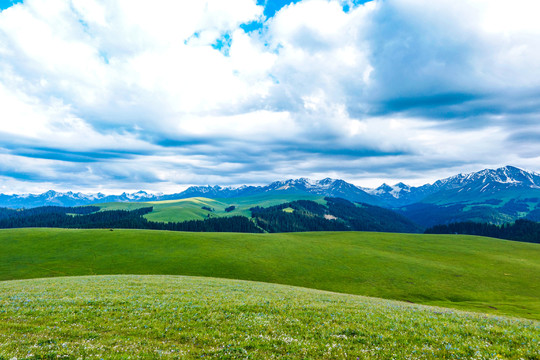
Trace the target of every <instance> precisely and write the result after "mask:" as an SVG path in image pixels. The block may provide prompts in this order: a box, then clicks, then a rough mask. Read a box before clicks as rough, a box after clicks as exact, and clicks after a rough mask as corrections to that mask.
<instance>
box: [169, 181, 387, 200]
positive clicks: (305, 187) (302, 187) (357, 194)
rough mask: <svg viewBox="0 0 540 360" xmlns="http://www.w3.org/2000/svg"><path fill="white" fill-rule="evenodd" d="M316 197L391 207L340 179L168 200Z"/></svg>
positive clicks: (200, 190) (201, 191)
mask: <svg viewBox="0 0 540 360" xmlns="http://www.w3.org/2000/svg"><path fill="white" fill-rule="evenodd" d="M272 193H275V194H284V193H288V194H312V195H321V196H330V197H342V198H345V199H348V200H350V201H357V202H363V203H367V204H371V205H379V206H384V205H387V204H386V203H385V202H384V201H383V200H381V199H379V198H378V197H376V196H373V195H370V194H368V193H367V192H366V191H364V190H362V189H361V188H359V187H357V186H355V185H353V184H350V183H348V182H346V181H343V180H339V179H330V178H326V179H323V180H315V181H312V180H310V179H306V178H300V179H289V180H285V181H275V182H273V183H271V184H269V185H266V186H246V185H244V186H240V187H237V188H235V187H221V186H192V187H189V188H188V189H186V190H185V191H183V192H181V193H179V194H173V195H168V196H165V197H164V198H167V199H171V200H172V199H173V198H174V199H182V198H190V197H198V196H202V197H207V198H234V197H245V196H252V195H259V194H272Z"/></svg>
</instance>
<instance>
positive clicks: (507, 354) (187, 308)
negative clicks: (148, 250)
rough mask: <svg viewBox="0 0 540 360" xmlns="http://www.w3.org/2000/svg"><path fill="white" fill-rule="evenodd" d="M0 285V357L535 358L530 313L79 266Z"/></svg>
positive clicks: (537, 334) (535, 333)
mask: <svg viewBox="0 0 540 360" xmlns="http://www.w3.org/2000/svg"><path fill="white" fill-rule="evenodd" d="M0 294H1V295H0V308H1V309H2V311H0V338H1V339H2V340H1V341H0V359H13V358H17V359H30V358H32V359H56V358H68V359H77V358H98V359H99V358H104V359H105V358H106V359H126V358H130V357H134V358H145V359H148V358H160V359H179V358H182V359H200V358H219V359H240V358H241V359H246V358H250V359H270V358H286V359H366V358H370V359H371V358H377V359H390V358H393V359H407V358H417V359H432V358H449V359H450V358H454V359H456V358H462V359H463V358H471V359H472V358H477V359H497V358H504V359H538V338H539V337H540V328H539V327H538V323H537V322H533V321H529V320H524V319H510V318H504V317H495V316H486V315H483V314H482V315H480V314H472V313H465V312H460V311H454V310H449V309H443V308H436V307H426V306H419V305H412V304H407V303H400V302H395V301H386V300H381V299H375V298H366V297H361V296H354V295H346V294H336V293H329V292H324V291H317V290H312V289H305V288H297V287H290V286H283V285H275V284H266V283H258V282H245V281H238V280H224V279H212V278H196V277H184V276H90V277H70V278H55V279H39V280H23V281H4V282H0Z"/></svg>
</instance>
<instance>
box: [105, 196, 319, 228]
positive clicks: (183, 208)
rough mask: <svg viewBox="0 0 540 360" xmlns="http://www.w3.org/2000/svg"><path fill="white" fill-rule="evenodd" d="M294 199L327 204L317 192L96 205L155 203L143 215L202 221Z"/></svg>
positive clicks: (119, 207)
mask: <svg viewBox="0 0 540 360" xmlns="http://www.w3.org/2000/svg"><path fill="white" fill-rule="evenodd" d="M295 200H312V201H316V202H319V203H326V202H325V200H324V197H323V196H317V195H296V194H286V193H285V194H282V195H280V196H279V197H277V196H276V195H267V194H260V195H255V196H246V197H239V198H234V199H208V198H203V197H194V198H188V199H181V200H167V201H153V202H137V203H117V202H115V203H105V204H96V205H95V206H99V207H100V208H101V210H134V209H139V208H142V207H148V206H153V207H154V210H153V211H152V212H151V213H149V214H146V215H144V217H145V218H147V219H148V220H150V221H157V222H179V221H186V220H202V219H206V217H207V216H208V215H210V216H211V217H222V216H235V215H242V216H246V217H251V212H250V211H249V209H250V208H252V207H254V206H262V207H269V206H274V205H279V204H283V203H285V202H289V201H295ZM231 205H234V206H235V207H236V208H235V209H234V210H233V211H231V212H225V208H227V207H229V206H231ZM203 206H207V207H209V208H211V209H214V211H212V212H209V211H207V210H204V209H202V207H203Z"/></svg>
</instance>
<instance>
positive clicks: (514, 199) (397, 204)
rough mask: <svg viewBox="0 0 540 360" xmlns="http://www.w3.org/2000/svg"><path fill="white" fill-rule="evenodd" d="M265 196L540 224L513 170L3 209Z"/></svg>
mask: <svg viewBox="0 0 540 360" xmlns="http://www.w3.org/2000/svg"><path fill="white" fill-rule="evenodd" d="M255 195H264V196H268V197H269V198H272V197H274V196H275V197H283V196H284V195H286V196H288V195H318V196H328V197H340V198H344V199H347V200H349V201H353V202H361V203H365V204H370V205H375V206H380V207H386V208H391V209H395V210H397V211H399V213H400V214H402V215H404V216H406V217H408V218H409V219H411V220H413V221H414V222H416V223H418V224H420V225H422V226H424V227H430V226H433V225H436V224H446V223H450V222H460V221H478V222H490V223H496V224H500V223H505V222H512V221H514V220H516V219H519V218H528V219H531V220H534V221H538V220H540V174H537V173H534V172H529V171H526V170H523V169H519V168H516V167H513V166H505V167H502V168H499V169H494V170H492V169H485V170H482V171H478V172H474V173H470V174H459V175H455V176H452V177H449V178H445V179H441V180H438V181H436V182H434V183H433V184H426V185H422V186H419V187H411V186H408V185H406V184H404V183H397V184H395V185H387V184H383V185H381V186H379V187H378V188H376V189H366V188H361V187H359V186H356V185H353V184H351V183H348V182H346V181H344V180H340V179H330V178H326V179H322V180H309V179H306V178H300V179H289V180H284V181H275V182H273V183H271V184H269V185H265V186H249V185H243V186H239V187H222V186H218V185H216V186H209V185H208V186H192V187H189V188H188V189H186V190H184V191H182V192H180V193H176V194H168V195H162V194H155V195H154V194H148V193H146V192H144V191H138V192H135V193H123V194H121V195H105V194H101V193H98V194H82V193H73V192H66V193H59V192H55V191H52V190H51V191H48V192H46V193H43V194H39V195H4V194H0V207H10V208H23V207H24V208H31V207H37V206H46V205H59V206H79V205H89V204H97V203H106V202H146V201H160V200H178V199H186V198H191V197H206V198H211V199H220V198H222V199H232V198H239V197H247V196H255Z"/></svg>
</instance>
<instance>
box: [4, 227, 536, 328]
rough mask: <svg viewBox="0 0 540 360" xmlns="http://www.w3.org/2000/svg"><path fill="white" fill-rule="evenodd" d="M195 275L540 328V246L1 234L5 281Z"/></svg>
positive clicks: (398, 239)
mask: <svg viewBox="0 0 540 360" xmlns="http://www.w3.org/2000/svg"><path fill="white" fill-rule="evenodd" d="M96 274H163V275H195V276H208V277H220V278H232V279H244V280H254V281H264V282H269V283H279V284H288V285H297V286H303V287H309V288H315V289H322V290H329V291H335V292H343V293H349V294H359V295H367V296H374V297H382V298H387V299H398V300H404V301H409V302H415V303H423V304H430V305H438V306H445V307H453V308H459V309H467V310H477V311H482V312H490V313H495V314H506V315H514V316H519V317H527V318H531V319H540V245H538V244H527V243H519V242H512V241H504V240H496V239H490V238H479V237H474V236H453V235H417V234H408V235H405V234H388V233H364V232H334V233H332V232H316V233H283V234H236V233H235V234H233V233H180V232H163V231H147V230H114V231H110V230H64V229H12V230H0V280H12V279H29V278H40V277H51V276H78V275H96Z"/></svg>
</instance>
